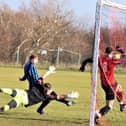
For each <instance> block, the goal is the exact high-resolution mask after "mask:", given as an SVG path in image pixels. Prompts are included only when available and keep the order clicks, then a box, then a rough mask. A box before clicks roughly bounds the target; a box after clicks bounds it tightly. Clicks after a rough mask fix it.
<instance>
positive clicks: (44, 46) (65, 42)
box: [0, 0, 93, 64]
mask: <svg viewBox="0 0 126 126" xmlns="http://www.w3.org/2000/svg"><path fill="white" fill-rule="evenodd" d="M82 11H83V10H82ZM92 45H93V30H92V28H90V27H89V21H88V18H86V17H85V18H84V19H83V21H79V19H78V21H77V18H76V16H75V14H74V11H73V10H72V9H69V7H68V8H65V3H64V1H62V2H58V1H57V0H53V1H52V0H47V1H46V2H44V3H43V2H42V1H41V0H31V1H30V4H29V6H28V5H25V4H22V5H21V6H20V8H19V9H18V10H13V9H12V8H11V7H9V6H8V5H7V4H2V5H1V6H0V63H16V62H18V63H21V64H24V63H25V61H26V60H27V58H28V57H29V55H30V54H31V53H38V54H40V56H41V52H42V50H47V51H48V50H57V49H58V48H59V47H60V48H63V49H66V50H69V51H72V52H78V53H80V54H81V56H82V58H86V57H88V56H89V55H91V54H92ZM56 53H57V52H55V51H52V52H50V53H49V55H46V57H45V58H44V59H45V60H48V61H49V62H50V63H51V64H55V63H56V62H55V59H56V56H55V54H56ZM65 57H67V62H70V61H71V57H72V56H67V54H66V53H64V54H62V61H63V59H64V60H65Z"/></svg>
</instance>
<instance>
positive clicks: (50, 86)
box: [44, 83, 52, 89]
mask: <svg viewBox="0 0 126 126" xmlns="http://www.w3.org/2000/svg"><path fill="white" fill-rule="evenodd" d="M44 86H45V87H46V88H49V89H51V88H52V85H51V84H50V83H45V84H44Z"/></svg>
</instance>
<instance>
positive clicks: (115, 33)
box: [90, 0, 126, 126]
mask: <svg viewBox="0 0 126 126" xmlns="http://www.w3.org/2000/svg"><path fill="white" fill-rule="evenodd" d="M108 46H111V47H113V49H115V50H116V49H117V48H118V49H120V50H121V51H122V50H123V51H126V6H124V5H121V4H117V3H113V2H111V1H109V0H99V1H98V3H97V6H96V17H95V37H94V53H93V70H92V89H91V105H90V126H94V116H95V105H96V87H97V71H98V56H99V55H101V54H102V53H104V51H105V48H106V47H108Z"/></svg>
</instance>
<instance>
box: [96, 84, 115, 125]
mask: <svg viewBox="0 0 126 126" xmlns="http://www.w3.org/2000/svg"><path fill="white" fill-rule="evenodd" d="M103 89H104V91H105V95H106V105H105V106H104V107H102V108H101V109H100V110H98V111H96V114H95V123H96V124H97V123H98V120H99V118H101V117H102V116H104V115H106V114H107V113H108V112H109V111H110V110H111V109H112V108H113V103H114V98H115V94H114V92H113V91H112V89H111V88H110V87H109V86H108V87H104V86H103Z"/></svg>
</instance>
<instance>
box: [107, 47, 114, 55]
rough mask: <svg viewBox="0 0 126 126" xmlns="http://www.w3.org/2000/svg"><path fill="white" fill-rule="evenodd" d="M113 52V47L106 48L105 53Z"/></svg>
mask: <svg viewBox="0 0 126 126" xmlns="http://www.w3.org/2000/svg"><path fill="white" fill-rule="evenodd" d="M112 51H113V49H112V47H106V49H105V53H106V54H110V53H111V52H112Z"/></svg>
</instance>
